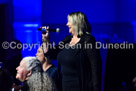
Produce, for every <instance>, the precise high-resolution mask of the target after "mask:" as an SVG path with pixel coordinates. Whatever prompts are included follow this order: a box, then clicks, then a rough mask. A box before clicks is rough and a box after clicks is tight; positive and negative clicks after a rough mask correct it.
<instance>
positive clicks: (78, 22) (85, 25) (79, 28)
mask: <svg viewBox="0 0 136 91" xmlns="http://www.w3.org/2000/svg"><path fill="white" fill-rule="evenodd" d="M68 21H70V22H71V23H72V24H73V25H74V30H75V33H76V34H77V35H78V37H81V36H82V35H83V34H84V33H87V32H88V33H90V32H91V25H90V24H89V22H88V20H87V17H86V16H85V14H83V13H82V12H73V13H70V14H69V15H68Z"/></svg>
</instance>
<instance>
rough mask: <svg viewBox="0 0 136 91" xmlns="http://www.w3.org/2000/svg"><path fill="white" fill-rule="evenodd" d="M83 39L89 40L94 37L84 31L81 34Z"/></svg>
mask: <svg viewBox="0 0 136 91" xmlns="http://www.w3.org/2000/svg"><path fill="white" fill-rule="evenodd" d="M83 40H84V41H89V40H95V37H94V36H93V35H92V34H89V33H86V34H84V36H83Z"/></svg>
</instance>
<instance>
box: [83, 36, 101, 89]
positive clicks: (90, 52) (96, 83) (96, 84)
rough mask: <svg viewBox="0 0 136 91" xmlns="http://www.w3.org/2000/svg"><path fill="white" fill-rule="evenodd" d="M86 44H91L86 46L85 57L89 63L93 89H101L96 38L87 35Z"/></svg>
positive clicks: (99, 59)
mask: <svg viewBox="0 0 136 91" xmlns="http://www.w3.org/2000/svg"><path fill="white" fill-rule="evenodd" d="M85 41H86V43H87V44H91V45H92V47H91V48H88V49H87V48H86V49H85V50H86V53H87V57H88V58H89V62H90V65H91V72H92V81H93V89H94V90H93V91H101V57H100V51H99V50H98V49H96V40H95V38H94V37H93V36H91V35H88V36H87V38H86V39H85Z"/></svg>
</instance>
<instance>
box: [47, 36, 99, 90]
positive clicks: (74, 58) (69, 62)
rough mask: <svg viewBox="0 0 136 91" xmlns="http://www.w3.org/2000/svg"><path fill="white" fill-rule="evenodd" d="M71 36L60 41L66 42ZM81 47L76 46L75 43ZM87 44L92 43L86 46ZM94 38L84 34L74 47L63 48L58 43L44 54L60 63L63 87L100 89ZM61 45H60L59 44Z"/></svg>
mask: <svg viewBox="0 0 136 91" xmlns="http://www.w3.org/2000/svg"><path fill="white" fill-rule="evenodd" d="M71 38H72V36H68V37H66V38H65V39H64V40H63V41H62V42H64V44H67V43H69V42H70V41H71ZM78 44H80V45H81V47H79V48H77V46H76V45H78ZM87 44H89V45H92V46H91V47H89V48H87V46H86V45H87ZM95 44H96V40H95V38H94V37H93V36H92V35H90V34H84V35H83V36H82V37H81V39H80V41H79V42H78V43H77V44H76V45H74V46H76V48H75V49H72V47H73V46H72V47H70V48H63V49H62V50H61V48H60V45H58V46H57V47H56V49H50V50H49V51H48V52H47V53H46V54H45V56H47V57H50V58H56V57H57V55H58V61H59V63H60V65H61V68H62V69H61V71H62V77H63V78H62V81H63V87H67V88H66V90H67V89H69V87H71V86H73V89H72V90H71V91H74V88H75V87H77V88H79V90H80V91H101V58H100V52H99V50H98V49H96V45H95ZM61 46H62V45H61Z"/></svg>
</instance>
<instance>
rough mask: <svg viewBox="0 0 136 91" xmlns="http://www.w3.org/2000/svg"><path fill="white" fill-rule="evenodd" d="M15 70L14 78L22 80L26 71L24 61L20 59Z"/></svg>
mask: <svg viewBox="0 0 136 91" xmlns="http://www.w3.org/2000/svg"><path fill="white" fill-rule="evenodd" d="M16 70H17V74H16V79H18V80H20V81H22V82H23V81H24V80H25V79H26V77H27V73H28V71H27V70H26V63H25V62H24V61H23V60H22V61H21V62H20V65H19V66H18V67H17V68H16Z"/></svg>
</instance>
